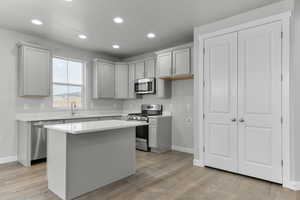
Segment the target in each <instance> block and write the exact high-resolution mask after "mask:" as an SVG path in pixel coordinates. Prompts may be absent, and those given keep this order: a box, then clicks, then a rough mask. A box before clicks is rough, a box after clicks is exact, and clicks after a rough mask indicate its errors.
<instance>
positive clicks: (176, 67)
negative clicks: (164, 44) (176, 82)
mask: <svg viewBox="0 0 300 200" xmlns="http://www.w3.org/2000/svg"><path fill="white" fill-rule="evenodd" d="M172 72H173V73H172V75H173V77H180V76H185V75H190V74H191V52H190V48H185V49H180V50H175V51H173V70H172Z"/></svg>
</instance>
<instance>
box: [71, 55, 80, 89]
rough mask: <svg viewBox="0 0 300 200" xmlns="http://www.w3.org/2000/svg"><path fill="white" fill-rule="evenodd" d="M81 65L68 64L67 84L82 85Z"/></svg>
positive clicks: (78, 63)
mask: <svg viewBox="0 0 300 200" xmlns="http://www.w3.org/2000/svg"><path fill="white" fill-rule="evenodd" d="M82 65H83V64H82V63H81V62H72V61H70V62H69V83H71V84H78V85H81V84H82Z"/></svg>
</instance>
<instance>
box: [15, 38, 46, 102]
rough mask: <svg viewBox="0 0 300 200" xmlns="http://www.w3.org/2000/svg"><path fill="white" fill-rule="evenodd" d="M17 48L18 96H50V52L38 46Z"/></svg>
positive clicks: (25, 45)
mask: <svg viewBox="0 0 300 200" xmlns="http://www.w3.org/2000/svg"><path fill="white" fill-rule="evenodd" d="M18 46H19V95H20V96H34V97H48V96H50V77H51V70H50V69H51V57H52V56H51V52H50V51H49V50H48V49H44V48H42V47H38V46H30V45H27V44H18Z"/></svg>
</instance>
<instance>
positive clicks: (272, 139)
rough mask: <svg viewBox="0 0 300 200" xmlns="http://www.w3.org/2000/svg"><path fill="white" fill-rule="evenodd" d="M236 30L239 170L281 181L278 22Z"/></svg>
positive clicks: (279, 34)
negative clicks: (240, 120)
mask: <svg viewBox="0 0 300 200" xmlns="http://www.w3.org/2000/svg"><path fill="white" fill-rule="evenodd" d="M238 34H239V40H238V43H239V56H238V66H239V70H238V71H239V72H238V83H239V84H238V116H239V119H243V120H244V122H239V126H238V127H239V128H238V129H239V131H238V132H239V172H240V173H242V174H245V175H249V176H254V177H257V178H262V179H266V180H270V181H273V182H278V183H281V182H282V167H281V123H280V118H281V23H280V22H277V23H272V24H268V25H264V26H259V27H256V28H252V29H247V30H245V31H241V32H239V33H238Z"/></svg>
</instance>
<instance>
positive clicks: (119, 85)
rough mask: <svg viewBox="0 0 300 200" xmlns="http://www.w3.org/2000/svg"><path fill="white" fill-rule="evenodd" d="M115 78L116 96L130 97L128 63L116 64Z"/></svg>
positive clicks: (118, 97) (120, 97) (119, 97)
mask: <svg viewBox="0 0 300 200" xmlns="http://www.w3.org/2000/svg"><path fill="white" fill-rule="evenodd" d="M115 80H116V81H115V91H116V96H115V98H116V99H128V87H129V84H128V83H129V79H128V64H116V74H115Z"/></svg>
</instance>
